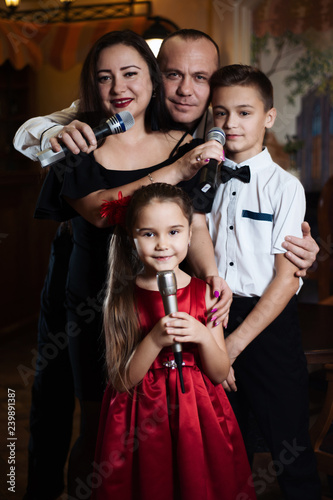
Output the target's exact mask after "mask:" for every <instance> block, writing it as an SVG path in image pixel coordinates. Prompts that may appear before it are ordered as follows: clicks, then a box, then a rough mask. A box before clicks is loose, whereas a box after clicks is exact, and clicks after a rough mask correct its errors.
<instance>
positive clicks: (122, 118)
mask: <svg viewBox="0 0 333 500" xmlns="http://www.w3.org/2000/svg"><path fill="white" fill-rule="evenodd" d="M133 125H134V118H133V116H132V114H131V113H130V112H129V111H121V112H120V113H117V114H115V115H113V116H111V117H110V118H109V119H108V120H106V121H105V122H104V123H102V124H101V125H99V126H98V127H96V128H94V129H93V132H94V134H95V137H96V140H97V141H99V140H100V139H103V138H104V137H107V136H108V135H113V134H121V133H122V132H126V131H127V130H129V129H130V128H131V127H133ZM68 153H70V151H69V149H68V148H67V147H66V146H62V149H61V151H58V152H56V153H55V152H54V151H53V150H52V148H47V149H44V151H41V152H40V153H37V159H38V160H39V162H40V164H41V166H42V167H43V168H44V167H48V166H49V165H52V164H53V163H55V162H57V161H59V160H62V159H63V158H65V156H66V155H67V154H68Z"/></svg>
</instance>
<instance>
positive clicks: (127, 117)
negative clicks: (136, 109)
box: [117, 111, 135, 130]
mask: <svg viewBox="0 0 333 500" xmlns="http://www.w3.org/2000/svg"><path fill="white" fill-rule="evenodd" d="M117 114H118V116H119V117H120V118H121V119H122V121H123V122H124V127H125V130H129V129H130V128H131V127H133V125H134V123H135V120H134V118H133V115H132V113H130V112H129V111H121V112H120V113H117Z"/></svg>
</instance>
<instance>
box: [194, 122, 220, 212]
mask: <svg viewBox="0 0 333 500" xmlns="http://www.w3.org/2000/svg"><path fill="white" fill-rule="evenodd" d="M206 140H207V141H212V140H215V141H217V142H219V143H220V144H222V146H224V144H225V133H224V132H223V130H222V129H221V128H220V127H213V128H211V129H210V131H209V132H208V134H207V137H206ZM217 166H218V161H217V160H214V159H211V160H209V163H208V164H207V165H205V166H204V167H203V168H202V169H201V176H200V183H199V186H198V187H197V188H196V194H195V196H194V198H193V206H194V209H195V210H197V211H199V212H200V211H203V210H205V211H206V212H210V211H211V208H212V204H213V200H214V196H215V185H216V175H217Z"/></svg>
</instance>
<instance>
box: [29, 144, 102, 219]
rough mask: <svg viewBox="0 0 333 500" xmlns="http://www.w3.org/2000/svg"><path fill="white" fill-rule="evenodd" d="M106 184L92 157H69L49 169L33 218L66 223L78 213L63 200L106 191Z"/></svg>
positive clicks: (83, 155) (80, 155)
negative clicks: (102, 190) (101, 190)
mask: <svg viewBox="0 0 333 500" xmlns="http://www.w3.org/2000/svg"><path fill="white" fill-rule="evenodd" d="M105 188H106V183H105V179H104V177H103V174H102V171H101V169H100V168H99V167H98V165H97V164H96V162H95V160H94V156H93V155H92V154H90V155H86V154H85V153H80V154H79V155H72V156H70V157H68V158H66V159H64V160H62V161H60V162H58V163H55V164H53V165H52V167H51V168H50V170H49V172H48V174H47V177H46V179H45V181H44V184H43V186H42V189H41V192H40V194H39V198H38V201H37V206H36V210H35V214H34V217H35V218H36V219H52V220H56V221H65V220H68V219H72V218H73V217H76V216H78V215H79V214H78V213H77V212H76V211H75V210H74V209H73V208H72V207H71V206H70V205H69V204H68V203H67V202H66V200H65V199H64V197H68V198H71V199H79V198H83V197H85V196H87V195H88V194H90V193H92V192H94V191H98V190H100V189H105Z"/></svg>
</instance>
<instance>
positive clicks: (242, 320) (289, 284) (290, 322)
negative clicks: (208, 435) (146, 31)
mask: <svg viewBox="0 0 333 500" xmlns="http://www.w3.org/2000/svg"><path fill="white" fill-rule="evenodd" d="M211 90H212V106H213V116H214V124H215V126H218V127H221V128H223V129H224V132H225V134H226V145H225V149H226V156H227V159H226V161H225V162H224V163H223V166H222V168H221V171H220V173H219V183H218V184H219V185H218V188H217V192H216V196H215V199H214V202H213V207H212V211H211V213H210V214H209V215H208V221H209V229H210V234H211V237H212V239H213V243H214V247H215V257H216V261H217V265H218V270H219V274H220V276H221V277H223V278H224V279H225V280H226V281H227V283H228V285H229V286H230V288H231V290H232V291H233V294H234V300H233V303H232V305H231V310H230V316H229V324H228V328H227V329H226V345H227V349H228V353H229V356H230V358H231V362H232V368H231V370H230V373H229V376H228V378H227V381H226V382H224V383H223V385H224V387H225V389H226V390H227V391H229V394H230V400H231V403H232V405H233V408H234V411H235V413H236V416H237V419H238V421H239V424H240V427H241V430H242V432H243V436H244V440H245V442H246V431H247V424H248V416H249V411H250V410H251V411H252V412H253V414H254V416H255V418H256V421H257V423H258V425H259V427H260V429H261V431H262V433H263V436H264V438H265V441H266V443H267V445H268V447H269V449H270V451H271V453H272V458H273V463H274V465H275V467H276V469H277V477H278V480H279V483H280V487H281V490H282V492H283V494H284V497H285V498H286V499H290V500H291V499H293V500H299V499H300V498H302V500H319V499H320V497H321V495H320V482H319V478H318V475H317V471H316V461H315V456H314V453H313V450H312V448H311V443H310V439H309V434H308V425H309V421H308V408H309V407H308V385H307V367H306V360H305V356H304V353H303V350H302V345H301V337H300V329H299V325H298V318H297V302H296V295H295V294H296V293H297V292H298V290H299V288H300V286H301V280H300V279H299V278H297V277H295V271H296V267H295V266H294V265H293V264H292V263H291V262H290V261H288V260H287V259H286V258H284V252H285V250H284V248H283V246H282V243H283V239H284V235H285V234H295V235H297V233H300V227H301V223H302V221H303V217H304V213H305V195H304V189H303V187H302V185H301V183H300V182H299V181H298V180H297V179H296V177H293V176H292V175H290V174H289V173H288V172H286V171H284V170H283V169H282V168H281V167H279V166H278V165H277V164H275V163H274V162H273V160H272V158H271V156H270V154H269V152H268V150H267V148H263V141H264V136H265V131H266V128H271V127H272V126H273V124H274V121H275V118H276V110H275V108H274V107H273V88H272V85H271V82H270V80H269V79H268V78H267V77H266V76H265V75H264V74H263V73H262V72H261V71H259V70H257V69H255V68H252V67H250V66H243V65H231V66H227V67H224V68H221V69H220V70H218V71H217V72H216V73H214V75H213V76H212V79H211Z"/></svg>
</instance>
